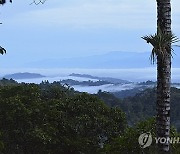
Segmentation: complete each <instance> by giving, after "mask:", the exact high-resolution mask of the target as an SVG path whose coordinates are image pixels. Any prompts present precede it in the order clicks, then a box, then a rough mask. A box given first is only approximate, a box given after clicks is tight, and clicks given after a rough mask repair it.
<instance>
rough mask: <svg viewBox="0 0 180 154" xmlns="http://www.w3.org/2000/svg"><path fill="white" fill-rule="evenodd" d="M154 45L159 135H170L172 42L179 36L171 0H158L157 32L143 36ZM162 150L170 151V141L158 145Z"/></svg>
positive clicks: (153, 57)
mask: <svg viewBox="0 0 180 154" xmlns="http://www.w3.org/2000/svg"><path fill="white" fill-rule="evenodd" d="M142 38H143V39H144V40H146V41H147V43H150V44H151V45H152V46H153V49H152V54H151V58H152V60H153V62H155V60H157V104H156V110H157V117H156V129H157V130H156V131H157V137H165V138H168V137H169V135H170V87H171V57H172V53H171V52H172V50H173V49H172V48H171V44H172V43H175V42H178V38H177V37H176V36H175V35H173V34H172V32H171V1H170V0H157V33H156V34H155V35H150V36H145V37H142ZM158 147H159V151H160V152H163V153H164V152H168V151H170V150H169V143H164V144H162V143H160V144H159V145H158Z"/></svg>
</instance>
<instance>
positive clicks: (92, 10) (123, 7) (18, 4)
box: [0, 0, 180, 67]
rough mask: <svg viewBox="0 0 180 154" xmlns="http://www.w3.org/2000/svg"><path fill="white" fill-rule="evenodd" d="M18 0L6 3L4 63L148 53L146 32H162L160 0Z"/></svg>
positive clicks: (0, 10)
mask: <svg viewBox="0 0 180 154" xmlns="http://www.w3.org/2000/svg"><path fill="white" fill-rule="evenodd" d="M31 2H32V1H31V0H26V1H24V0H14V2H13V4H7V5H4V6H1V7H0V21H1V22H3V24H2V25H0V34H1V37H0V45H2V46H3V47H5V48H6V49H7V51H8V53H7V55H6V56H1V57H0V65H1V66H3V67H6V65H7V63H9V62H11V64H12V67H13V63H14V64H15V63H20V64H23V63H25V62H31V61H37V60H41V59H50V58H57V57H58V58H63V57H79V56H87V55H96V54H104V53H107V52H111V51H132V52H147V51H150V49H151V48H150V46H149V45H148V44H146V43H145V42H144V41H143V40H142V39H141V36H143V35H146V34H151V33H154V32H155V30H156V2H155V0H153V1H152V0H136V1H132V0H47V1H46V3H45V4H44V5H38V6H36V5H29V4H30V3H31ZM178 4H179V2H178V0H173V1H172V11H173V13H172V14H173V16H172V18H173V32H174V33H176V35H178V36H180V31H179V29H180V20H179V19H178V17H179V16H180V5H178Z"/></svg>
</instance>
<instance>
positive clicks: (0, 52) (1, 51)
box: [0, 46, 6, 55]
mask: <svg viewBox="0 0 180 154" xmlns="http://www.w3.org/2000/svg"><path fill="white" fill-rule="evenodd" d="M5 53H6V49H4V48H3V47H1V46H0V54H2V55H3V54H5Z"/></svg>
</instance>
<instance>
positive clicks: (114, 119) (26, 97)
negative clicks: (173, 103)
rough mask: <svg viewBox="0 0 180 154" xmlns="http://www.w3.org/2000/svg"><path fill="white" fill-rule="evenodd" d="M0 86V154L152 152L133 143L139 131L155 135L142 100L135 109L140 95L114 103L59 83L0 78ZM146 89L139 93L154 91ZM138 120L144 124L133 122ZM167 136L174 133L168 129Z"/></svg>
mask: <svg viewBox="0 0 180 154" xmlns="http://www.w3.org/2000/svg"><path fill="white" fill-rule="evenodd" d="M0 85H1V86H0V126H1V127H0V151H1V152H0V153H2V154H45V153H47V154H59V153H62V154H63V153H64V154H67V153H73V154H76V153H77V154H80V153H81V154H82V153H85V154H86V153H87V154H88V153H89V154H92V153H102V154H103V153H104V154H105V153H122V154H126V153H128V154H129V153H132V154H134V153H142V152H143V151H144V150H145V152H146V153H151V152H152V151H156V146H155V144H153V145H152V146H150V147H149V148H146V149H142V148H140V146H139V144H138V141H137V140H138V137H139V135H140V134H141V133H142V132H144V131H150V130H151V132H152V134H153V135H155V120H154V118H150V119H146V118H147V117H152V116H151V115H152V114H148V113H149V112H150V110H151V109H149V112H148V113H146V111H145V108H147V106H146V105H143V102H147V100H144V101H142V100H141V102H142V104H140V103H139V106H138V108H136V107H135V106H136V105H137V102H138V100H139V99H140V98H143V97H141V95H142V94H138V95H137V96H136V97H132V98H131V97H129V98H126V99H124V100H120V99H118V98H116V97H115V96H113V95H112V94H108V93H104V92H101V93H100V92H99V93H98V95H90V94H87V93H80V92H76V91H74V90H73V88H71V87H69V86H67V85H61V84H60V83H59V82H54V83H49V82H48V81H46V82H42V83H41V84H39V85H37V84H25V83H21V84H19V83H17V82H16V81H14V80H7V79H3V80H1V81H0ZM149 91H150V90H149ZM149 91H148V90H147V91H144V93H147V94H148V95H149V96H151V93H152V95H153V93H154V92H153V91H152V92H151V91H150V92H149ZM175 92H179V91H178V90H177V91H175ZM147 94H146V96H147ZM138 96H139V97H138ZM176 97H178V95H177V96H176ZM144 99H145V98H144ZM146 99H148V97H146ZM174 99H175V100H176V98H174ZM102 100H104V101H105V103H104V102H103V101H102ZM128 101H129V103H128ZM130 101H133V102H134V103H135V104H131V102H130ZM112 102H114V104H113V103H112ZM125 102H126V103H127V104H126V106H125ZM123 105H124V106H123ZM133 105H135V106H133ZM149 106H153V105H152V104H151V105H150V104H149ZM143 108H144V109H143ZM123 111H124V112H123ZM127 111H128V112H129V114H127V113H128V112H127ZM142 111H144V112H142ZM131 112H132V116H130V114H131ZM145 113H146V114H145ZM143 114H144V118H142V117H143ZM177 114H178V113H177ZM139 115H141V116H139ZM138 116H139V118H138ZM176 116H178V115H176ZM133 117H134V119H133ZM126 118H127V120H126ZM174 118H175V117H174ZM144 119H146V120H144ZM140 120H144V121H141V122H138V121H140ZM132 121H137V123H136V124H134V125H133V127H132V126H130V125H128V123H131V122H132ZM171 135H172V136H178V135H179V134H178V133H177V131H176V129H175V128H172V133H171ZM179 148H180V147H179V146H178V144H173V146H172V150H173V151H174V152H177V153H178V152H180V149H179Z"/></svg>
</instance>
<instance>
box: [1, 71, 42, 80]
mask: <svg viewBox="0 0 180 154" xmlns="http://www.w3.org/2000/svg"><path fill="white" fill-rule="evenodd" d="M43 77H45V76H44V75H41V74H38V73H29V72H25V73H14V74H7V75H5V76H3V78H6V79H14V80H16V79H34V78H43Z"/></svg>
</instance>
